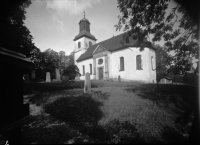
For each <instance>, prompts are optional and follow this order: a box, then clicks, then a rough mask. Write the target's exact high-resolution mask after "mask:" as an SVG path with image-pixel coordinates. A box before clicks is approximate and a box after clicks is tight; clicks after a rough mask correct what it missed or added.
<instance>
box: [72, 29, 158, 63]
mask: <svg viewBox="0 0 200 145" xmlns="http://www.w3.org/2000/svg"><path fill="white" fill-rule="evenodd" d="M125 33H126V32H125ZM125 33H121V34H119V35H117V36H114V37H111V38H109V39H106V40H104V41H101V42H99V43H96V44H94V45H92V46H90V47H89V48H88V49H87V51H86V52H85V53H83V54H82V55H81V56H80V57H79V58H78V59H77V60H76V61H77V62H78V61H82V60H85V59H88V58H91V57H92V53H93V51H94V50H95V49H96V47H97V46H98V45H100V46H102V47H104V48H106V49H107V50H108V51H110V52H113V51H117V50H121V49H124V48H127V47H140V46H139V44H137V40H133V39H132V38H130V37H129V42H128V43H124V44H122V43H121V40H122V38H123V35H124V34H125ZM145 42H149V41H145ZM143 47H148V48H150V49H154V47H152V46H151V45H149V43H145V44H144V45H143Z"/></svg>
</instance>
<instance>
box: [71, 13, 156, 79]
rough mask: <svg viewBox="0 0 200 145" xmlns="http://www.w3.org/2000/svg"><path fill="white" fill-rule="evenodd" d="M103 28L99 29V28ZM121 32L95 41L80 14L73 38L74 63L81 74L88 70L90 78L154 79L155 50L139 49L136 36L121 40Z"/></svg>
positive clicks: (83, 74) (87, 23)
mask: <svg viewBox="0 0 200 145" xmlns="http://www.w3.org/2000/svg"><path fill="white" fill-rule="evenodd" d="M103 31H105V30H102V32H103ZM122 37H123V34H120V35H118V36H114V37H111V38H109V39H107V40H104V41H102V42H99V43H96V40H97V39H96V38H95V36H93V35H92V34H91V33H90V22H89V20H88V19H86V18H85V15H84V18H83V19H81V20H80V22H79V34H78V35H77V36H76V37H75V38H74V42H75V51H74V64H75V65H77V66H78V68H79V70H80V74H81V76H79V77H78V78H79V79H80V80H85V74H86V73H90V79H94V80H117V79H118V77H119V76H120V78H121V80H122V81H130V80H137V81H145V82H151V83H152V82H156V70H155V68H156V54H155V49H154V48H153V47H148V46H145V48H144V50H143V51H140V50H139V47H138V46H137V43H136V40H133V39H132V38H129V41H130V42H129V43H125V44H124V45H123V44H122V43H121V40H122Z"/></svg>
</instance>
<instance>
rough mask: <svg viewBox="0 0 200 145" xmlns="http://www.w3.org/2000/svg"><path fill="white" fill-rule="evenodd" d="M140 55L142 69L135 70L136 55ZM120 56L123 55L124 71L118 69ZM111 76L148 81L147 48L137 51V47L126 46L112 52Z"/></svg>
mask: <svg viewBox="0 0 200 145" xmlns="http://www.w3.org/2000/svg"><path fill="white" fill-rule="evenodd" d="M137 55H141V56H142V64H143V65H142V66H143V67H142V68H143V70H136V56H137ZM120 57H124V71H119V69H120ZM111 62H112V63H111V64H112V76H110V77H111V78H114V79H116V78H118V76H119V75H120V77H121V78H122V80H123V79H124V80H142V81H149V79H150V73H149V49H148V48H145V49H144V51H141V52H140V51H139V48H133V47H132V48H127V49H123V50H119V51H116V52H113V53H112V60H111Z"/></svg>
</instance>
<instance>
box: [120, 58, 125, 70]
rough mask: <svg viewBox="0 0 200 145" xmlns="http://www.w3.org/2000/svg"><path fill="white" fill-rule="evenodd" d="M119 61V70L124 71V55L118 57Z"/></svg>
mask: <svg viewBox="0 0 200 145" xmlns="http://www.w3.org/2000/svg"><path fill="white" fill-rule="evenodd" d="M119 61H120V70H119V71H124V70H125V69H124V68H125V67H124V57H123V56H121V57H120V58H119Z"/></svg>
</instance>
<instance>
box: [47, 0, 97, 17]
mask: <svg viewBox="0 0 200 145" xmlns="http://www.w3.org/2000/svg"><path fill="white" fill-rule="evenodd" d="M99 2H100V0H47V1H46V7H47V8H48V9H51V10H54V11H56V12H57V14H59V15H61V16H63V15H65V14H67V15H70V16H73V15H78V14H80V13H83V11H84V10H86V9H88V8H92V7H93V5H95V4H97V3H99Z"/></svg>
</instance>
